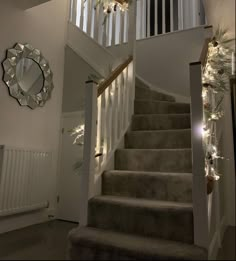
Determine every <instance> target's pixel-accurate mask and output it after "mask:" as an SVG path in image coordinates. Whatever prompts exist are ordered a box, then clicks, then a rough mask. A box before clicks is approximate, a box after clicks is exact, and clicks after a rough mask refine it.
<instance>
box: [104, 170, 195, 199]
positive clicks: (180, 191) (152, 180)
mask: <svg viewBox="0 0 236 261" xmlns="http://www.w3.org/2000/svg"><path fill="white" fill-rule="evenodd" d="M103 195H113V196H123V197H132V198H144V199H153V200H163V201H172V202H186V203H190V202H192V175H191V174H182V176H181V174H176V175H168V174H166V175H158V173H156V174H150V173H143V174H134V173H132V172H126V173H123V172H122V173H120V174H119V173H109V172H106V173H104V174H103Z"/></svg>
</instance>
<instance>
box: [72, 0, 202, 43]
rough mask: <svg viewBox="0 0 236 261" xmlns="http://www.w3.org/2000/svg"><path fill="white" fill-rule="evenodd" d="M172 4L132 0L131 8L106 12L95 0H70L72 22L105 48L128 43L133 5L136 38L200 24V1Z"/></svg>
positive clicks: (171, 1) (160, 0) (160, 1)
mask: <svg viewBox="0 0 236 261" xmlns="http://www.w3.org/2000/svg"><path fill="white" fill-rule="evenodd" d="M169 3H170V4H167V2H166V1H165V0H137V1H132V3H131V4H130V5H129V10H128V11H121V10H120V9H119V8H117V9H116V11H112V12H111V13H109V14H105V13H104V10H103V8H102V5H101V4H98V5H96V1H95V0H71V8H70V21H71V22H72V23H73V24H75V25H77V26H78V27H79V28H80V29H81V30H82V31H84V32H85V33H86V34H87V35H88V36H89V37H91V38H93V39H94V40H95V41H96V42H98V43H99V44H100V45H102V46H104V47H109V46H114V45H117V44H123V43H127V42H128V27H129V26H130V21H129V20H130V15H129V13H130V10H131V9H132V8H133V6H135V7H136V9H137V10H136V13H137V17H135V24H136V37H135V38H136V39H144V38H149V37H151V36H153V35H154V36H156V35H158V34H159V33H161V34H165V33H166V32H169V31H170V32H173V31H174V30H184V29H187V28H191V27H195V26H199V25H200V23H201V21H200V19H199V0H191V2H190V1H189V0H178V1H177V0H170V2H169ZM95 5H96V10H94V8H95ZM153 9H154V10H153ZM167 14H168V17H167ZM169 14H170V17H169ZM159 15H160V16H161V17H159ZM105 16H106V18H105ZM167 18H168V19H167ZM104 19H105V22H104ZM135 24H134V25H135ZM132 26H133V25H132ZM159 28H161V32H159Z"/></svg>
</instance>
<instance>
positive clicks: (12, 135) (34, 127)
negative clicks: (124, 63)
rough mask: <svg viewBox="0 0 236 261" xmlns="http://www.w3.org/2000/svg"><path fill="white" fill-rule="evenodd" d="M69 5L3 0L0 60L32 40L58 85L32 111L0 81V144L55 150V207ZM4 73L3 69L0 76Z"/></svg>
mask: <svg viewBox="0 0 236 261" xmlns="http://www.w3.org/2000/svg"><path fill="white" fill-rule="evenodd" d="M67 4H68V1H67V0H52V1H50V2H48V3H45V4H43V5H40V6H37V7H35V8H32V9H29V10H27V11H22V10H20V9H18V8H16V7H15V6H14V5H13V4H11V3H10V2H9V1H5V0H0V33H1V41H0V60H1V61H3V59H4V58H5V54H6V49H8V48H11V47H12V46H13V45H14V44H15V43H16V42H22V43H30V44H32V45H33V46H34V47H35V48H38V49H40V50H41V51H42V53H43V55H44V56H45V57H46V59H48V61H49V64H50V66H51V69H52V71H53V73H54V85H55V88H54V90H53V92H52V98H51V100H49V101H48V102H47V104H46V105H45V107H44V108H38V109H35V110H31V109H29V108H27V107H20V106H19V104H18V102H17V101H16V100H15V99H13V98H11V97H10V96H9V94H8V89H7V87H6V85H5V84H4V83H3V81H2V80H1V81H0V144H7V145H13V146H17V147H30V148H37V149H40V150H45V151H51V152H52V153H53V166H52V169H51V186H52V198H51V203H52V208H54V207H55V204H54V202H53V201H54V200H55V191H56V173H57V157H58V143H59V128H60V116H61V105H62V90H63V71H64V46H65V30H66V20H67V13H68V6H67ZM2 73H3V71H2V70H0V78H2ZM42 189H43V188H42ZM34 218H35V219H32V218H30V217H24V219H22V218H21V217H20V216H18V217H17V218H12V219H11V220H12V222H13V223H15V225H17V224H19V226H24V225H27V224H29V223H30V222H31V223H34V222H40V220H42V218H41V216H40V217H39V215H38V216H35V214H34ZM27 219H28V221H26V220H27ZM8 220H10V219H7V220H2V219H1V220H0V231H2V228H4V227H5V228H6V227H7V224H8V223H7V221H8ZM26 223H27V224H26ZM3 224H4V225H3ZM8 225H9V224H8Z"/></svg>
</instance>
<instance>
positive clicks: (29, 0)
mask: <svg viewBox="0 0 236 261" xmlns="http://www.w3.org/2000/svg"><path fill="white" fill-rule="evenodd" d="M7 1H9V2H11V3H12V4H13V5H14V6H16V7H18V8H21V9H23V10H24V9H29V8H32V7H34V6H37V5H41V4H43V3H46V2H48V1H51V0H20V1H19V0H7Z"/></svg>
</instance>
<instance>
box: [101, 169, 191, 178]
mask: <svg viewBox="0 0 236 261" xmlns="http://www.w3.org/2000/svg"><path fill="white" fill-rule="evenodd" d="M105 173H111V174H120V175H123V174H126V173H128V174H134V175H144V174H146V175H150V176H156V175H160V176H163V177H165V176H166V177H169V176H186V177H189V175H190V174H192V173H177V172H160V171H135V170H107V171H105Z"/></svg>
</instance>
